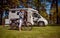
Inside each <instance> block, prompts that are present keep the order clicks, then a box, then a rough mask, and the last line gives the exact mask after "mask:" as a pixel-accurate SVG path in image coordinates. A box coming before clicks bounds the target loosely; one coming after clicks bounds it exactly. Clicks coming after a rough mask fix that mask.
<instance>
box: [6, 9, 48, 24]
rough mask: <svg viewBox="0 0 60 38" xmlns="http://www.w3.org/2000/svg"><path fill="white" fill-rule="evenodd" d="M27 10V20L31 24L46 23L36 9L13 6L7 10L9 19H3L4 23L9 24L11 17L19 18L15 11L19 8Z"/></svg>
mask: <svg viewBox="0 0 60 38" xmlns="http://www.w3.org/2000/svg"><path fill="white" fill-rule="evenodd" d="M21 9H23V10H25V11H27V21H28V22H30V23H31V24H32V25H47V24H48V21H47V20H46V19H45V18H43V17H42V16H41V15H40V14H39V13H38V11H37V10H34V9H32V8H15V9H10V10H9V19H5V24H9V21H10V19H11V18H19V15H17V13H18V12H19V11H20V10H21Z"/></svg>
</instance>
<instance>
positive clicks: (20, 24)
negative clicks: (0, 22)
mask: <svg viewBox="0 0 60 38" xmlns="http://www.w3.org/2000/svg"><path fill="white" fill-rule="evenodd" d="M19 22H20V23H19V30H20V31H21V26H22V19H20V20H19Z"/></svg>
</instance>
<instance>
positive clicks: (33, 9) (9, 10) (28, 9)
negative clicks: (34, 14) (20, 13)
mask: <svg viewBox="0 0 60 38" xmlns="http://www.w3.org/2000/svg"><path fill="white" fill-rule="evenodd" d="M21 9H23V10H34V11H37V10H35V9H33V8H14V9H9V11H13V10H21Z"/></svg>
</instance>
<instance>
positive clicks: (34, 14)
mask: <svg viewBox="0 0 60 38" xmlns="http://www.w3.org/2000/svg"><path fill="white" fill-rule="evenodd" d="M33 17H38V18H41V17H40V15H38V14H36V13H33Z"/></svg>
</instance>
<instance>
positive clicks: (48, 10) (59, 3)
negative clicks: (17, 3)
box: [46, 0, 60, 14]
mask: <svg viewBox="0 0 60 38" xmlns="http://www.w3.org/2000/svg"><path fill="white" fill-rule="evenodd" d="M46 5H48V6H47V7H46V12H47V13H48V14H50V7H51V3H50V2H46ZM58 6H60V0H58Z"/></svg>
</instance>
